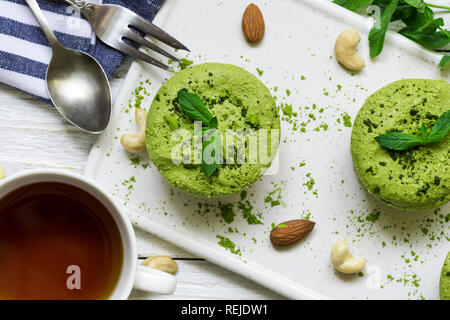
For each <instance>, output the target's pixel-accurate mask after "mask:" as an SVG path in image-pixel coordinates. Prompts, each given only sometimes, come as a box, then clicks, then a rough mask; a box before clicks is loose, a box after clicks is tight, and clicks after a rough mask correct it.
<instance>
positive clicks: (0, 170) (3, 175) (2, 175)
mask: <svg viewBox="0 0 450 320" xmlns="http://www.w3.org/2000/svg"><path fill="white" fill-rule="evenodd" d="M4 177H5V171H3V168H2V166H0V180H2V179H3V178H4Z"/></svg>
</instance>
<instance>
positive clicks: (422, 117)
mask: <svg viewBox="0 0 450 320" xmlns="http://www.w3.org/2000/svg"><path fill="white" fill-rule="evenodd" d="M449 109H450V85H449V84H448V83H447V82H446V81H443V80H422V79H407V80H400V81H396V82H393V83H391V84H389V85H387V86H385V87H384V88H382V89H380V90H378V91H377V92H375V93H374V94H372V95H371V96H370V97H369V98H368V99H367V100H366V102H365V103H364V105H363V106H362V108H361V110H360V111H359V113H358V115H357V116H356V119H355V121H354V125H353V131H352V137H351V153H352V157H353V163H354V166H355V170H356V173H357V174H358V176H359V178H360V180H361V182H362V184H363V185H364V187H365V188H366V189H367V190H368V191H369V193H371V194H372V195H374V196H375V197H376V198H378V199H380V200H382V201H384V202H385V203H387V204H388V205H390V206H393V207H396V208H400V209H406V210H422V209H432V208H436V207H439V206H440V205H442V204H444V203H446V202H448V201H449V200H450V135H447V136H446V137H444V138H443V139H442V140H441V141H439V142H438V143H434V144H429V145H425V146H416V147H414V148H411V149H408V150H404V151H394V150H388V149H386V148H384V147H382V146H380V144H379V143H378V142H377V141H376V140H375V137H377V136H379V135H382V134H385V133H388V132H392V131H398V132H405V133H410V134H414V135H420V128H421V126H422V125H425V126H426V128H428V129H430V128H431V127H432V126H433V125H434V123H435V122H436V119H437V118H438V117H439V116H440V115H442V114H443V113H444V112H445V111H447V110H449Z"/></svg>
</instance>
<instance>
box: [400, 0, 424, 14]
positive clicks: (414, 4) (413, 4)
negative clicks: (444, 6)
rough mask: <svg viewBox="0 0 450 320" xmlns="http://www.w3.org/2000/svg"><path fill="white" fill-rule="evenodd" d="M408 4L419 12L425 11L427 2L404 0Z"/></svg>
mask: <svg viewBox="0 0 450 320" xmlns="http://www.w3.org/2000/svg"><path fill="white" fill-rule="evenodd" d="M403 1H404V2H406V3H407V4H409V5H410V6H411V7H414V8H416V9H417V11H419V12H424V11H425V2H424V1H423V0H403Z"/></svg>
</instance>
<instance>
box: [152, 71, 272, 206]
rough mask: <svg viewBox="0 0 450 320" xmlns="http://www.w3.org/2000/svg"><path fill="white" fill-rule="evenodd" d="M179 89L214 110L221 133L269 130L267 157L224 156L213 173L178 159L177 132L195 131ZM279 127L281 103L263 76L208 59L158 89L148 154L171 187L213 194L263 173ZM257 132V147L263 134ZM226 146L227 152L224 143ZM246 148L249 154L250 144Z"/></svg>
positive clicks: (236, 188)
mask: <svg viewBox="0 0 450 320" xmlns="http://www.w3.org/2000/svg"><path fill="white" fill-rule="evenodd" d="M180 90H183V91H187V92H189V93H193V94H196V95H197V96H198V97H199V98H200V99H201V100H202V101H203V103H204V105H205V106H206V107H207V108H208V109H209V111H210V113H211V114H212V115H213V116H215V117H217V122H218V130H219V131H220V133H221V134H222V135H223V136H226V132H227V130H233V132H245V131H248V132H259V129H265V130H267V132H268V134H267V137H268V140H269V143H268V145H269V146H268V149H267V150H268V151H267V155H268V157H266V158H268V161H259V160H258V161H257V162H256V163H255V162H251V161H248V159H247V160H246V161H245V162H244V163H242V161H241V162H240V163H238V161H235V163H234V164H233V163H229V162H227V161H225V160H224V163H222V164H220V165H219V167H218V169H217V170H216V171H215V173H214V174H213V175H212V176H211V177H209V178H207V176H206V175H205V172H204V171H203V170H202V164H201V163H200V164H199V163H185V162H183V163H178V162H177V161H174V160H173V159H174V157H173V150H175V148H178V147H179V145H180V139H177V138H174V136H173V134H174V132H176V131H177V130H178V129H182V130H184V131H187V132H189V133H190V134H192V135H193V133H194V123H193V120H192V119H190V118H189V117H187V116H186V114H184V113H183V112H182V110H181V108H180V106H179V104H178V92H179V91H180ZM279 130H280V117H279V108H278V107H277V105H276V104H275V101H274V99H273V97H272V96H271V94H270V91H269V90H268V89H267V88H266V86H265V85H264V84H263V83H262V82H261V81H260V80H258V79H257V78H256V77H255V76H254V75H252V74H251V73H249V72H247V71H245V70H244V69H242V68H239V67H237V66H234V65H230V64H221V63H205V64H200V65H196V66H193V67H190V68H187V69H185V70H182V71H180V72H178V73H177V74H175V75H174V76H173V77H172V78H170V79H169V80H168V81H166V82H165V83H164V84H163V86H162V87H161V88H160V89H159V91H158V92H157V94H156V96H155V98H154V100H153V102H152V105H151V107H150V110H149V113H148V117H147V128H146V145H147V151H148V154H149V156H150V159H151V160H152V162H153V163H154V164H155V166H156V167H157V168H158V170H159V171H160V173H161V174H162V175H163V176H164V177H165V178H166V179H167V181H168V182H169V183H170V184H171V185H172V186H174V187H175V188H177V189H180V190H183V191H185V192H187V193H190V194H193V195H198V196H204V197H215V196H222V195H228V194H231V193H235V192H238V191H240V190H243V189H245V188H247V187H249V186H250V185H251V184H252V183H254V182H255V181H256V180H258V179H259V178H260V177H261V175H262V174H263V173H264V171H265V170H267V169H268V168H269V167H270V165H271V162H272V160H273V157H274V155H275V154H276V151H277V149H278V144H279V136H277V137H278V138H277V139H272V140H273V141H274V142H275V143H274V144H271V142H272V141H270V140H271V136H270V132H275V131H277V132H278V133H279ZM196 132H198V131H196ZM256 136H257V140H258V148H259V143H261V141H260V136H259V135H256ZM275 140H276V141H275ZM191 141H194V138H192V140H191ZM192 144H194V143H193V142H192ZM226 146H227V147H228V145H226ZM223 148H224V152H223V154H224V155H225V151H226V150H225V144H223ZM244 148H246V149H245V152H246V154H247V155H248V153H249V143H246V144H245V147H244ZM192 149H193V150H195V147H192ZM193 154H194V151H193V152H192V157H191V158H190V159H191V161H192V159H194V158H195V156H194V155H193ZM241 154H242V153H241ZM224 157H225V156H224ZM241 158H242V157H241Z"/></svg>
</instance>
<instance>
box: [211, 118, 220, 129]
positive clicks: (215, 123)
mask: <svg viewBox="0 0 450 320" xmlns="http://www.w3.org/2000/svg"><path fill="white" fill-rule="evenodd" d="M218 125H219V123H218V122H217V117H214V118H212V119H211V120H209V123H208V127H209V128H210V129H217V127H218Z"/></svg>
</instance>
